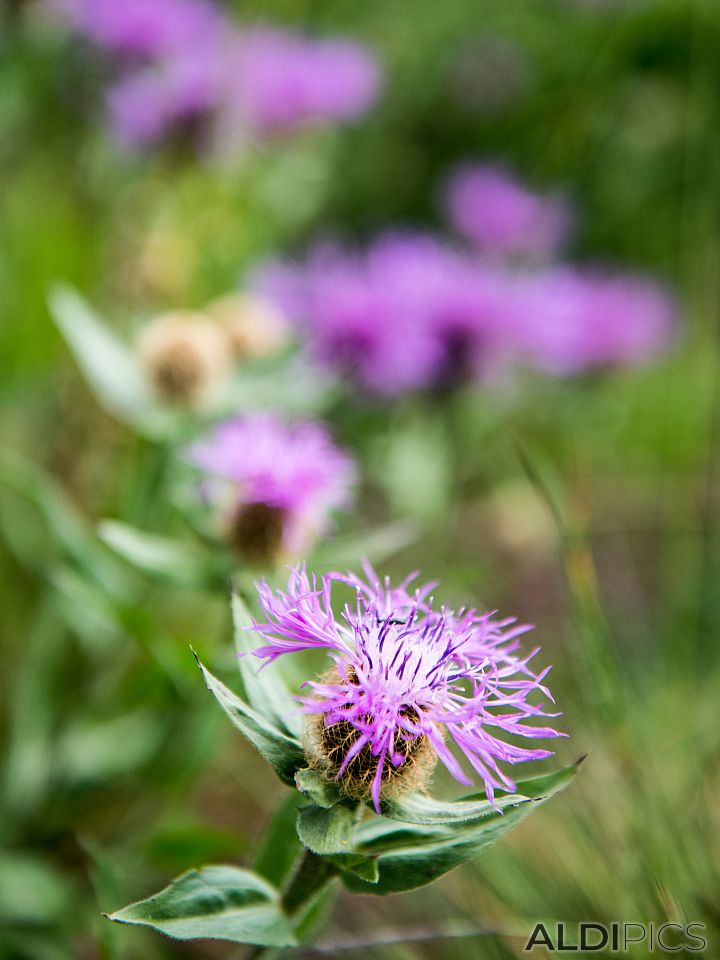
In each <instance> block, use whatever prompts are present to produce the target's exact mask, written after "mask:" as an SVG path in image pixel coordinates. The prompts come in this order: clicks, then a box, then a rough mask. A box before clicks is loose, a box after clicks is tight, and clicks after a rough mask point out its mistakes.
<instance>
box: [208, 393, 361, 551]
mask: <svg viewBox="0 0 720 960" xmlns="http://www.w3.org/2000/svg"><path fill="white" fill-rule="evenodd" d="M189 456H190V460H191V461H192V462H193V463H194V464H195V465H196V466H198V467H200V468H201V469H202V470H203V471H204V472H205V473H206V474H207V478H206V482H205V484H204V489H205V490H206V492H207V494H208V496H209V497H210V498H211V499H216V500H217V501H218V503H219V504H220V505H221V506H222V505H226V506H228V507H229V508H230V509H231V510H232V509H234V508H236V507H238V506H248V505H253V504H263V505H265V506H267V507H271V508H274V509H277V510H278V511H280V512H281V513H282V515H283V517H284V523H283V546H284V548H285V552H287V553H288V554H291V555H294V554H297V553H299V552H302V550H303V549H304V547H305V546H306V545H307V543H308V542H309V541H312V539H314V538H315V537H317V536H318V535H320V534H322V533H324V532H325V530H326V529H327V528H328V525H329V523H330V518H331V512H332V511H333V510H335V509H339V508H342V507H345V506H347V504H348V502H349V500H350V493H351V488H352V484H353V481H354V477H355V466H354V463H353V461H352V459H351V458H350V457H349V456H348V455H347V454H346V453H344V452H343V451H342V450H340V449H339V448H338V447H337V446H336V445H335V444H334V442H333V440H332V438H331V437H330V434H329V433H328V431H327V430H326V429H325V427H324V426H322V425H321V424H319V423H315V422H294V423H290V422H287V421H285V420H283V419H282V418H280V417H279V416H277V415H276V414H274V413H270V412H262V413H256V414H252V415H248V416H246V417H242V418H238V419H234V420H228V421H225V422H224V423H221V424H219V425H218V426H217V427H216V428H215V430H214V432H213V433H212V435H211V436H210V437H209V438H208V439H206V440H204V441H200V442H198V443H196V444H195V445H194V446H193V447H192V449H191V450H190V454H189ZM228 500H229V501H230V502H229V504H228V503H227V501H228Z"/></svg>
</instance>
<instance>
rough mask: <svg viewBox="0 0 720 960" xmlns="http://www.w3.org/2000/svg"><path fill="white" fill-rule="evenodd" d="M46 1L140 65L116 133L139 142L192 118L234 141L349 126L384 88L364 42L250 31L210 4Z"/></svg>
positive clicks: (122, 87)
mask: <svg viewBox="0 0 720 960" xmlns="http://www.w3.org/2000/svg"><path fill="white" fill-rule="evenodd" d="M45 2H46V3H48V4H49V6H50V8H51V9H53V10H55V11H56V12H59V13H60V14H61V15H62V16H64V17H65V19H66V20H67V21H68V22H69V23H70V25H71V26H72V27H73V28H74V29H75V30H77V31H78V32H79V33H81V34H83V35H84V36H86V37H87V38H88V39H89V40H90V41H92V42H93V43H95V44H96V45H98V46H99V47H102V48H104V49H107V50H111V51H112V52H114V53H117V54H122V55H124V56H125V57H126V58H132V60H133V61H134V62H133V63H132V64H131V65H130V66H129V67H128V66H127V64H126V65H125V67H126V70H127V72H123V73H121V74H120V77H119V79H118V80H117V81H116V82H115V85H114V86H113V87H112V88H111V90H110V92H109V104H110V112H111V119H112V125H113V129H114V131H115V133H116V134H117V136H118V138H119V139H120V140H121V141H122V142H124V143H127V144H130V145H144V144H147V143H149V142H152V141H154V140H157V139H159V138H160V137H162V136H163V135H165V134H166V133H167V132H169V131H172V130H173V128H174V127H176V126H177V124H178V123H179V122H182V121H185V120H187V119H190V118H196V119H201V120H202V121H203V123H204V125H205V129H206V130H207V131H208V132H211V131H213V132H214V133H215V139H216V141H217V142H218V143H225V144H230V145H237V144H242V143H243V142H245V140H247V138H248V137H256V138H263V137H267V136H269V135H271V134H275V133H278V132H286V131H293V130H295V129H297V128H298V127H301V126H305V125H310V124H318V123H332V122H339V121H345V120H350V119H352V118H354V117H356V116H358V115H359V114H361V113H362V112H364V111H365V110H366V109H367V108H368V107H369V106H370V104H371V103H372V102H373V100H374V99H375V97H376V96H377V92H378V88H379V85H380V77H381V71H380V67H379V64H378V62H377V60H376V58H375V57H374V56H373V55H372V54H371V53H370V51H369V50H367V49H366V48H365V47H363V46H361V45H360V44H357V43H353V42H351V41H348V40H341V39H338V38H330V39H327V38H325V39H313V38H311V37H306V36H304V35H302V34H300V33H293V32H292V31H289V30H281V29H276V28H271V27H260V26H254V27H248V28H245V27H243V26H241V25H239V24H237V23H236V22H235V21H234V20H233V19H231V18H230V17H229V16H223V15H222V13H221V11H220V8H219V7H218V6H216V5H215V4H214V3H212V2H209V0H45ZM137 61H139V63H138V62H137Z"/></svg>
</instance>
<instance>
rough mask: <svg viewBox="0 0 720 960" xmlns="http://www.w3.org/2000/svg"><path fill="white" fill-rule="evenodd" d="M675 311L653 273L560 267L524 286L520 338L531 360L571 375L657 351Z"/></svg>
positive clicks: (637, 360) (517, 317)
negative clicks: (642, 273) (613, 272)
mask: <svg viewBox="0 0 720 960" xmlns="http://www.w3.org/2000/svg"><path fill="white" fill-rule="evenodd" d="M675 314H676V306H675V303H674V301H673V298H672V297H671V296H670V294H669V293H668V292H667V291H666V290H665V289H664V288H663V287H662V285H660V284H658V283H656V282H654V281H652V280H650V279H649V278H647V277H641V276H637V275H633V274H611V273H607V272H602V271H591V270H588V269H583V270H579V269H575V268H573V267H569V266H558V267H555V268H553V269H551V270H546V271H544V272H543V273H540V274H537V275H536V276H528V277H527V278H525V280H524V282H523V283H522V284H521V286H520V288H519V291H518V310H517V311H516V313H515V315H514V317H515V320H516V321H519V326H518V327H517V328H516V331H515V336H516V338H517V339H516V342H517V347H518V350H519V352H520V354H521V355H522V356H523V357H524V358H525V360H526V361H527V362H529V363H531V364H532V365H533V366H536V367H539V368H540V369H542V370H545V371H547V372H549V373H553V374H557V375H561V376H567V375H570V374H573V373H577V372H579V371H582V370H586V369H589V368H592V367H601V366H608V365H633V364H638V363H642V362H643V361H644V360H647V359H649V358H651V357H653V356H655V355H656V354H658V353H660V352H661V351H662V350H663V349H664V348H665V347H667V345H668V343H669V341H670V339H671V335H672V330H673V325H674V320H675Z"/></svg>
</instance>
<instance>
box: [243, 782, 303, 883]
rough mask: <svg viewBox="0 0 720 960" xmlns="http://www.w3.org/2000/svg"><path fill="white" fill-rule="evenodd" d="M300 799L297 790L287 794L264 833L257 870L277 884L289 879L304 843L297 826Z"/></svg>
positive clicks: (257, 859) (256, 862)
mask: <svg viewBox="0 0 720 960" xmlns="http://www.w3.org/2000/svg"><path fill="white" fill-rule="evenodd" d="M301 803H303V798H302V797H301V796H300V794H299V793H298V792H297V791H296V790H293V791H292V792H291V793H289V794H288V795H287V796H286V797H285V800H284V802H283V803H282V804H281V805H280V807H279V809H278V811H277V812H276V814H275V816H274V817H273V818H272V820H271V822H270V824H269V826H268V827H267V828H266V829H265V831H264V833H263V836H262V840H261V842H260V849H259V850H258V852H257V856H256V857H255V862H254V863H253V868H254V869H255V871H256V872H257V873H259V874H260V876H261V877H265V879H266V880H269V881H270V883H273V884H275V886H276V887H281V886H282V884H283V883H284V882H285V881H286V880H287V878H288V877H289V876H290V874H291V872H292V869H293V867H294V866H295V863H296V862H297V860H298V858H299V856H300V854H301V853H302V843H301V842H300V838H299V837H298V835H297V830H296V829H295V823H296V821H297V811H298V806H299V805H300V804H301Z"/></svg>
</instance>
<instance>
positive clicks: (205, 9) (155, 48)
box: [46, 0, 221, 57]
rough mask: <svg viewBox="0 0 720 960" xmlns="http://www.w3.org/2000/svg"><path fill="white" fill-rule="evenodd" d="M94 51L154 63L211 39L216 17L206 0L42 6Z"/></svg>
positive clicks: (68, 1) (55, 1)
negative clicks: (154, 59)
mask: <svg viewBox="0 0 720 960" xmlns="http://www.w3.org/2000/svg"><path fill="white" fill-rule="evenodd" d="M46 2H47V3H48V4H49V6H50V8H51V9H54V10H56V11H58V12H60V13H61V14H62V15H63V16H64V17H65V18H66V19H67V20H68V21H69V23H70V24H71V25H72V27H73V28H74V29H75V30H76V31H77V32H78V33H82V34H83V35H84V36H86V37H87V38H88V39H89V40H90V41H92V42H93V43H94V44H96V45H97V46H99V47H104V48H106V49H109V50H113V51H115V52H117V53H123V54H128V55H133V56H142V57H157V56H165V55H167V54H172V53H175V52H177V51H178V50H187V49H190V48H192V47H193V46H194V45H195V44H196V43H197V42H200V41H202V40H205V41H207V39H208V38H209V37H211V36H216V35H217V34H218V32H219V29H220V26H221V17H220V12H219V10H218V8H217V7H216V5H215V4H214V3H212V2H210V0H46Z"/></svg>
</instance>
